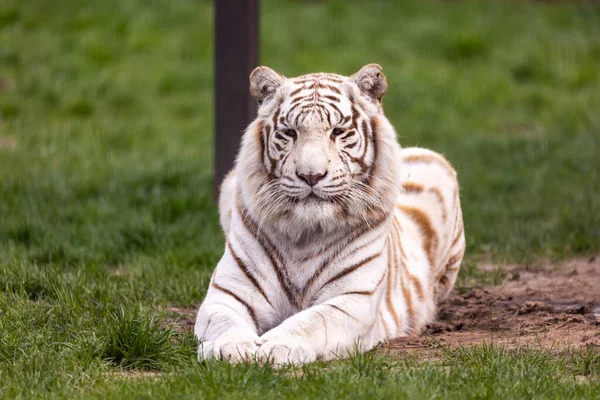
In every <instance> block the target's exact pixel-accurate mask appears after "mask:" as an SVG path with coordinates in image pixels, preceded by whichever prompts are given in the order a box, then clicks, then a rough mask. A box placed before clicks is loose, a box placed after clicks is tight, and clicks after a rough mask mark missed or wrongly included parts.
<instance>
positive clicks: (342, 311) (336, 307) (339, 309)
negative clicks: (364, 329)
mask: <svg viewBox="0 0 600 400" xmlns="http://www.w3.org/2000/svg"><path fill="white" fill-rule="evenodd" d="M323 305H324V306H329V307H333V308H335V309H336V310H338V311H339V312H341V313H343V314H346V315H347V316H349V317H350V318H352V319H353V320H355V321H358V319H357V318H356V317H353V316H352V315H350V314H349V313H348V312H347V311H345V310H342V309H341V308H340V307H338V306H336V305H334V304H329V303H324V304H323Z"/></svg>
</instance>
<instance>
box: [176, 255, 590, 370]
mask: <svg viewBox="0 0 600 400" xmlns="http://www.w3.org/2000/svg"><path fill="white" fill-rule="evenodd" d="M496 267H497V266H482V267H481V268H483V269H495V268H496ZM504 270H505V271H506V272H507V278H506V280H505V282H504V283H503V284H502V285H500V286H492V287H481V288H475V289H471V290H468V291H466V292H464V293H460V292H459V290H458V289H455V290H454V291H453V293H452V294H451V295H450V296H448V298H447V299H446V300H445V301H444V302H443V303H442V304H440V308H439V311H438V318H437V320H436V322H434V323H432V324H430V325H429V326H428V327H427V330H426V331H425V332H424V333H423V334H422V335H420V336H411V337H405V338H399V339H395V340H392V341H389V342H387V343H385V344H384V345H382V346H380V351H382V352H385V353H388V354H392V355H395V356H398V357H406V356H416V357H418V358H420V359H429V358H439V357H440V355H441V354H442V353H443V351H445V350H447V349H453V348H456V347H459V346H462V347H469V346H475V345H479V344H483V343H486V344H492V343H493V344H497V345H500V346H506V347H508V348H517V347H525V346H528V347H530V348H541V349H546V350H550V351H564V350H567V349H581V348H586V347H591V348H596V349H598V350H599V351H600V256H596V257H591V258H585V259H581V258H580V259H575V260H570V261H567V262H564V263H562V264H561V265H558V266H548V267H543V268H532V267H528V266H524V265H506V266H504ZM166 311H167V312H168V314H169V318H168V320H169V322H175V326H176V327H177V329H180V330H182V331H192V330H193V327H194V319H195V314H196V309H187V308H185V309H184V308H176V307H171V308H169V309H168V310H166Z"/></svg>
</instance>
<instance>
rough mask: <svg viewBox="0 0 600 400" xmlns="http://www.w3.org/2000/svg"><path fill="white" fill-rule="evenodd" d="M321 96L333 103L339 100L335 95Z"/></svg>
mask: <svg viewBox="0 0 600 400" xmlns="http://www.w3.org/2000/svg"><path fill="white" fill-rule="evenodd" d="M322 97H323V98H325V99H329V100H331V101H333V102H335V103H339V102H340V99H339V98H337V97H335V96H331V95H325V96H322Z"/></svg>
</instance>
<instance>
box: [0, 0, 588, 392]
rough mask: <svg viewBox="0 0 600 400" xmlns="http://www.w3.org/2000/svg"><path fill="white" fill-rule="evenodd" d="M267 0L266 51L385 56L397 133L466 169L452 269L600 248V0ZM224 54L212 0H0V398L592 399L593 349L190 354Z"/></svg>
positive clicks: (298, 68)
mask: <svg viewBox="0 0 600 400" xmlns="http://www.w3.org/2000/svg"><path fill="white" fill-rule="evenodd" d="M261 6H262V27H261V30H262V39H261V49H262V56H261V60H262V63H263V64H266V65H269V66H271V67H273V68H275V69H276V70H277V71H279V72H281V73H283V74H285V75H287V76H294V75H298V74H303V73H307V72H314V71H318V70H323V71H332V72H338V73H343V74H350V73H353V72H354V71H356V70H358V69H359V68H360V67H361V66H362V65H364V64H366V63H370V62H377V63H379V64H381V65H382V66H383V67H384V72H385V73H386V75H387V77H388V81H389V83H390V89H389V92H388V94H387V95H386V96H385V99H384V107H385V110H386V113H387V115H388V117H389V118H390V120H391V121H392V122H393V124H394V125H395V126H396V129H397V131H398V133H399V136H400V141H401V143H402V144H403V145H405V146H412V145H421V146H425V147H430V148H433V149H435V150H438V151H441V152H443V153H444V154H446V155H447V157H448V158H449V159H450V160H451V162H452V163H453V164H454V165H455V166H456V168H457V169H458V171H459V178H460V181H461V185H462V195H461V197H462V202H463V208H464V218H465V223H466V233H467V241H468V251H467V259H466V262H465V268H464V271H463V272H461V276H460V281H459V283H460V285H462V286H465V285H471V284H473V282H488V283H498V282H499V281H500V280H501V279H502V277H503V273H502V271H501V270H497V271H494V272H492V273H489V274H485V273H482V272H481V271H478V270H477V268H476V267H475V266H476V264H477V262H478V261H480V260H492V261H494V262H497V263H500V264H501V263H503V262H527V263H533V262H536V261H537V260H541V259H547V258H551V259H559V258H566V257H572V256H577V255H585V254H592V253H597V252H598V250H600V196H598V194H599V193H600V176H599V174H600V157H599V156H598V154H599V153H600V113H598V111H599V110H600V7H598V6H597V5H589V4H586V3H583V4H573V3H567V2H565V3H559V4H545V3H527V2H507V3H503V2H433V1H425V2H419V1H409V2H392V1H382V0H376V1H372V2H369V4H368V6H367V5H366V3H364V2H359V1H348V2H347V1H275V0H264V1H263V2H261ZM212 54H213V49H212V3H211V2H208V1H203V0H178V1H167V0H151V1H141V0H128V1H116V0H107V1H101V2H100V1H96V2H90V1H83V0H73V1H71V0H69V1H67V0H55V1H52V2H44V1H34V0H0V194H1V196H2V200H1V201H0V396H2V397H5V398H11V399H13V398H28V397H35V398H39V397H52V398H54V397H63V398H77V397H82V398H91V397H101V398H104V397H109V398H119V399H122V398H129V397H132V398H133V397H137V398H144V397H148V398H149V397H152V398H161V397H162V398H174V397H186V396H187V397H199V398H217V397H221V396H225V395H228V396H231V397H232V398H256V397H261V398H278V397H294V396H301V397H307V398H334V397H335V398H340V397H357V398H414V397H421V398H436V397H437V398H491V397H494V398H534V397H536V398H539V397H550V398H575V397H581V398H592V397H599V396H600V394H599V393H600V386H599V378H598V374H599V371H600V365H599V363H598V353H597V352H592V351H590V352H585V353H581V352H573V353H570V354H567V355H550V354H548V353H545V352H540V351H533V350H527V351H526V350H523V351H518V352H508V351H505V350H503V349H501V348H497V347H482V348H476V349H473V350H463V351H459V352H456V353H451V354H448V355H447V356H446V357H445V359H444V360H442V361H440V362H424V361H419V360H412V361H401V362H398V361H394V360H392V359H390V358H385V357H384V358H381V359H380V358H378V357H375V356H357V357H355V358H353V359H352V360H351V361H349V362H338V363H332V364H327V365H325V366H323V365H321V364H316V365H313V366H308V367H306V368H304V369H303V370H302V372H301V373H299V372H292V371H288V370H284V371H273V370H272V369H270V368H267V367H259V366H237V367H231V366H228V365H226V364H221V363H210V364H206V365H198V364H197V363H196V362H195V348H194V347H195V346H194V340H193V337H192V336H191V335H190V334H187V333H184V334H182V333H178V332H177V331H176V330H174V327H173V326H172V323H170V322H164V321H168V319H165V318H164V317H165V316H166V314H167V312H166V311H165V310H167V308H168V307H169V306H182V307H191V306H195V305H197V304H198V303H199V302H200V301H201V300H202V298H203V296H204V293H205V290H206V287H207V284H208V281H209V279H210V275H211V272H212V268H213V267H214V265H215V263H216V262H217V261H218V259H219V257H220V255H221V251H222V248H223V238H222V235H221V233H220V229H219V226H218V217H217V213H216V206H215V204H214V203H213V201H212V196H211V187H212V161H213V159H212V142H213V141H212V132H213V120H212V118H213V114H212V75H213V60H212ZM161 321H163V322H161ZM121 371H123V372H125V373H127V374H133V373H135V372H139V371H154V372H155V373H156V374H155V375H142V376H139V377H135V378H131V379H129V378H125V377H123V375H121V374H119V372H121ZM577 376H582V377H584V379H579V378H577V379H576V378H575V377H577Z"/></svg>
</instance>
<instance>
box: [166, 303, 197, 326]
mask: <svg viewBox="0 0 600 400" xmlns="http://www.w3.org/2000/svg"><path fill="white" fill-rule="evenodd" d="M165 311H166V312H167V317H166V318H165V321H166V322H167V324H169V325H171V324H174V325H173V326H174V328H175V330H177V331H180V332H193V331H194V324H195V323H196V313H197V312H198V308H197V307H196V308H183V307H169V308H167V309H166V310H165Z"/></svg>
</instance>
